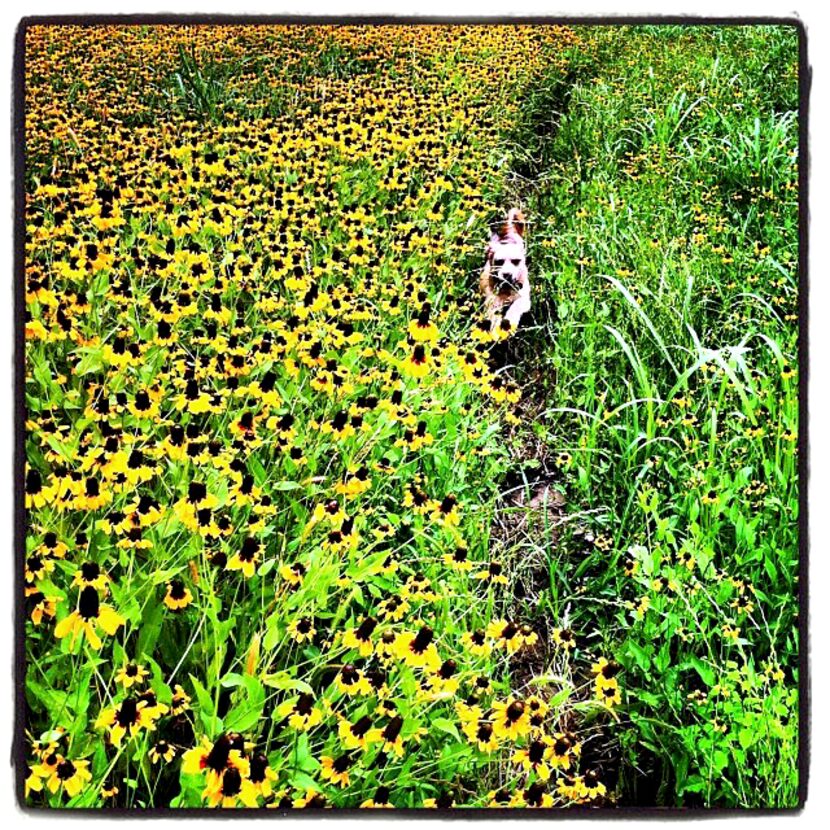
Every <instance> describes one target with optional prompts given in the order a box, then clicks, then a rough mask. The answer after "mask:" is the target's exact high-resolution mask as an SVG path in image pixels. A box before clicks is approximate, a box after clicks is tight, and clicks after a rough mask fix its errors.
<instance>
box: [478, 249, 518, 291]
mask: <svg viewBox="0 0 830 830" xmlns="http://www.w3.org/2000/svg"><path fill="white" fill-rule="evenodd" d="M487 258H488V262H489V265H490V279H491V280H492V282H493V287H494V288H495V289H496V291H498V292H499V293H500V294H503V293H508V292H511V291H518V290H519V287H520V286H521V285H522V283H523V282H524V280H525V279H526V277H527V265H526V264H525V249H524V245H523V244H521V243H520V242H513V241H504V242H497V243H496V244H495V245H491V246H490V248H489V251H488V257H487Z"/></svg>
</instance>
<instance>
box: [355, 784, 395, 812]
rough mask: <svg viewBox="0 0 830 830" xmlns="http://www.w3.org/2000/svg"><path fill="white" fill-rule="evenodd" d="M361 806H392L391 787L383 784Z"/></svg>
mask: <svg viewBox="0 0 830 830" xmlns="http://www.w3.org/2000/svg"><path fill="white" fill-rule="evenodd" d="M360 806H361V808H362V809H373V808H375V809H378V808H391V807H392V806H393V805H392V804H391V803H390V801H389V787H386V786H383V785H381V786H380V787H378V788H377V789H376V790H375V794H374V795H373V796H372V797H371V798H367V799H366V800H365V801H362V802H361V803H360Z"/></svg>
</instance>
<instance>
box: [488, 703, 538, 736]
mask: <svg viewBox="0 0 830 830" xmlns="http://www.w3.org/2000/svg"><path fill="white" fill-rule="evenodd" d="M493 731H494V732H495V734H496V736H497V737H498V738H500V739H501V740H505V739H506V740H510V741H515V740H517V739H518V738H523V737H524V736H525V735H527V733H528V732H529V731H530V712H529V710H528V708H527V706H526V705H525V703H524V701H522V700H519V699H517V698H514V697H512V696H511V697H509V698H507V700H497V701H494V702H493Z"/></svg>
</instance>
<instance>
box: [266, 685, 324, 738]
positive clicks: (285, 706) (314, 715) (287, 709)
mask: <svg viewBox="0 0 830 830" xmlns="http://www.w3.org/2000/svg"><path fill="white" fill-rule="evenodd" d="M277 717H279V718H287V719H288V725H289V726H290V727H291V728H292V729H296V730H297V731H298V732H307V731H308V730H309V729H312V728H314V727H315V726H317V724H319V723H322V721H323V713H322V712H321V711H320V710H319V709H318V708H317V707H316V706H315V705H314V696H313V695H311V694H308V692H302V693H301V694H300V695H299V696H298V697H297V698H296V699H294V700H287V701H285V702H284V703H282V704H281V705H280V706H279V707H278V709H277Z"/></svg>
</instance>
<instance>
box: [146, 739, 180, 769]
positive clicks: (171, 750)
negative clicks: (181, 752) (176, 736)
mask: <svg viewBox="0 0 830 830" xmlns="http://www.w3.org/2000/svg"><path fill="white" fill-rule="evenodd" d="M149 755H150V760H151V761H152V762H153V763H154V764H158V763H159V762H160V761H165V762H166V763H168V764H169V763H170V762H171V761H172V760H173V759H174V758H175V757H176V747H174V746H172V745H171V744H169V743H167V741H158V742H157V743H155V744H153V746H151V747H150V752H149Z"/></svg>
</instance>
